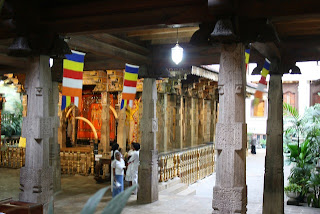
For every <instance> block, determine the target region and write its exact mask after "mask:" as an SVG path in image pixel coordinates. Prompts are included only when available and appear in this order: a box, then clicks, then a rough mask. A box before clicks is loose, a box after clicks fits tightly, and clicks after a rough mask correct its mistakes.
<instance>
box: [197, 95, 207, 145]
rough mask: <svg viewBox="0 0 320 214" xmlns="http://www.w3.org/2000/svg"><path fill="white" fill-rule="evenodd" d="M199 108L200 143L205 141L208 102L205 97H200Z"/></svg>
mask: <svg viewBox="0 0 320 214" xmlns="http://www.w3.org/2000/svg"><path fill="white" fill-rule="evenodd" d="M198 100H199V101H198V103H199V104H198V108H199V111H198V112H199V116H198V117H199V120H198V144H203V143H204V138H205V127H204V126H205V124H206V119H207V118H206V117H205V115H206V108H205V107H206V104H205V100H204V99H203V98H199V99H198Z"/></svg>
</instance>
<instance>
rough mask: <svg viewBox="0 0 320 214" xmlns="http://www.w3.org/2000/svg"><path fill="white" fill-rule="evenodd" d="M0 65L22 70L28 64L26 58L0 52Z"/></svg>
mask: <svg viewBox="0 0 320 214" xmlns="http://www.w3.org/2000/svg"><path fill="white" fill-rule="evenodd" d="M0 65H6V66H12V67H15V68H19V69H21V70H22V69H25V68H28V67H29V65H30V64H29V61H28V59H27V58H18V57H12V56H8V55H6V54H0Z"/></svg>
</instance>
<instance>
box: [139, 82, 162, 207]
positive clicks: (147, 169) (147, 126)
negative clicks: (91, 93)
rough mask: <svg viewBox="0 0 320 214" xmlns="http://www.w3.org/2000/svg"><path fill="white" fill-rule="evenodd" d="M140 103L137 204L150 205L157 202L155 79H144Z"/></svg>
mask: <svg viewBox="0 0 320 214" xmlns="http://www.w3.org/2000/svg"><path fill="white" fill-rule="evenodd" d="M142 102H143V113H142V119H141V123H140V124H141V132H142V137H141V150H140V166H139V179H138V181H139V184H140V188H139V191H138V202H139V203H152V202H154V201H157V200H158V195H159V193H158V151H157V149H156V139H157V138H156V132H157V131H158V121H157V118H156V102H157V87H156V80H155V79H153V78H145V79H144V82H143V92H142Z"/></svg>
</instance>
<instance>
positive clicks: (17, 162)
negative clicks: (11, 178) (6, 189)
mask: <svg viewBox="0 0 320 214" xmlns="http://www.w3.org/2000/svg"><path fill="white" fill-rule="evenodd" d="M18 145H19V139H12V140H2V141H1V144H0V152H1V153H0V167H7V168H21V167H22V166H24V164H25V153H26V150H25V148H21V147H18Z"/></svg>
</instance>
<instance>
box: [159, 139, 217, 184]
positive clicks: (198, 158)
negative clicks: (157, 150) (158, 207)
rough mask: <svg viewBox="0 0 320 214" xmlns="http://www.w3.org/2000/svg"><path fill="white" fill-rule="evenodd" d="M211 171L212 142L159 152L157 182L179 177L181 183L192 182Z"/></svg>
mask: <svg viewBox="0 0 320 214" xmlns="http://www.w3.org/2000/svg"><path fill="white" fill-rule="evenodd" d="M213 172H214V146H213V144H207V145H199V146H198V147H193V148H188V149H184V150H180V151H174V152H170V153H161V154H159V182H165V181H168V180H170V179H173V178H175V177H179V178H181V181H182V182H183V183H186V184H192V183H195V182H196V181H198V180H200V179H202V178H204V177H206V176H208V175H211V174H212V173H213Z"/></svg>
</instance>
